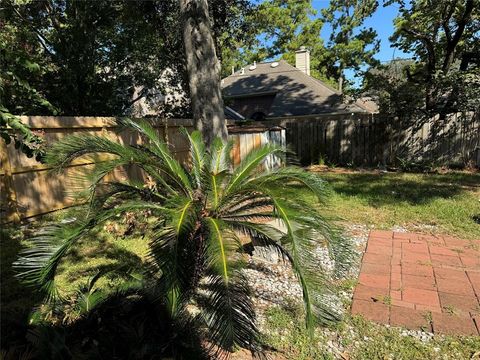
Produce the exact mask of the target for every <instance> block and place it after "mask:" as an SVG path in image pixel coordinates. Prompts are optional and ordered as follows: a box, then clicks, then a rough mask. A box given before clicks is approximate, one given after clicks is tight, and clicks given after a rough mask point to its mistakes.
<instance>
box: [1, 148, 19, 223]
mask: <svg viewBox="0 0 480 360" xmlns="http://www.w3.org/2000/svg"><path fill="white" fill-rule="evenodd" d="M0 171H1V172H3V184H2V187H3V189H4V190H3V191H5V205H6V206H7V208H6V213H7V222H14V223H18V222H20V214H19V212H18V204H17V193H16V191H15V186H14V185H13V179H12V168H11V165H10V159H9V158H8V153H7V144H6V143H5V141H3V140H0Z"/></svg>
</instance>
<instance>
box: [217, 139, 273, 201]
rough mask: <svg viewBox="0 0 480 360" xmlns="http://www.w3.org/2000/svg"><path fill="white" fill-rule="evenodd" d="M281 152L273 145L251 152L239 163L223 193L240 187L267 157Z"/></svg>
mask: <svg viewBox="0 0 480 360" xmlns="http://www.w3.org/2000/svg"><path fill="white" fill-rule="evenodd" d="M281 151H282V150H281V149H280V148H279V147H277V146H273V145H266V146H263V147H260V148H257V149H254V150H252V151H251V152H250V153H249V154H248V155H247V156H245V158H244V159H243V160H242V161H241V162H240V165H239V166H238V167H237V168H236V169H235V170H234V171H233V173H232V175H231V177H230V181H229V182H228V184H227V185H226V189H225V193H226V194H229V193H232V192H233V191H235V190H236V189H237V188H238V187H239V186H241V185H242V184H243V183H244V182H245V181H246V180H247V179H248V178H249V176H250V175H251V174H252V172H253V171H255V170H258V166H259V165H260V164H262V162H263V161H264V160H265V159H266V158H267V157H268V156H269V155H273V154H275V153H278V152H281Z"/></svg>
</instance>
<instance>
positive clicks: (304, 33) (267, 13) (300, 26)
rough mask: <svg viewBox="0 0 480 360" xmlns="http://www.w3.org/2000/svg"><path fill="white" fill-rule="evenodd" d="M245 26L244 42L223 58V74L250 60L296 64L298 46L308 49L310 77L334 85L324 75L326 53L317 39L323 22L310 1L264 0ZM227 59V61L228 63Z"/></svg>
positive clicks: (251, 14) (321, 42)
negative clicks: (246, 34) (246, 29)
mask: <svg viewBox="0 0 480 360" xmlns="http://www.w3.org/2000/svg"><path fill="white" fill-rule="evenodd" d="M245 23H247V24H250V27H249V28H248V31H249V33H248V34H249V35H248V36H246V37H245V38H244V39H242V40H244V41H245V42H244V43H242V44H239V45H238V46H237V49H236V50H237V51H236V52H234V53H232V54H229V55H230V59H232V58H233V59H234V60H233V61H232V60H230V59H223V62H222V63H223V64H224V65H227V66H224V69H223V75H228V72H229V70H230V65H235V66H236V67H237V68H238V67H240V66H243V65H245V64H247V63H252V62H253V61H264V60H267V59H272V58H281V59H284V60H286V61H287V62H289V63H290V64H295V51H296V50H298V49H299V48H300V47H301V46H305V47H306V48H308V49H309V50H310V54H311V63H310V67H311V75H312V76H313V77H315V78H318V79H321V80H323V81H326V82H330V83H332V85H333V84H334V82H333V81H332V80H331V79H328V78H327V77H326V76H325V73H326V67H325V62H326V56H327V54H328V53H327V51H326V49H325V46H324V42H323V40H322V38H321V36H320V31H321V30H322V26H323V20H322V19H320V18H319V17H318V12H317V11H316V10H315V8H314V7H313V6H312V1H311V0H265V1H263V2H261V3H260V4H258V5H257V6H256V7H255V9H254V10H251V11H250V12H249V13H248V14H247V16H246V21H245ZM228 60H230V62H227V61H228Z"/></svg>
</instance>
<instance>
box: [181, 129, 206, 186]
mask: <svg viewBox="0 0 480 360" xmlns="http://www.w3.org/2000/svg"><path fill="white" fill-rule="evenodd" d="M182 133H183V134H184V135H185V136H186V137H187V139H188V140H189V143H190V154H191V156H192V173H193V177H194V178H195V183H196V185H197V188H200V187H201V186H202V175H203V171H204V166H205V160H206V155H207V154H206V150H205V143H204V142H203V139H202V134H201V133H200V131H194V132H192V133H191V134H190V133H189V132H188V131H187V130H186V129H185V128H182Z"/></svg>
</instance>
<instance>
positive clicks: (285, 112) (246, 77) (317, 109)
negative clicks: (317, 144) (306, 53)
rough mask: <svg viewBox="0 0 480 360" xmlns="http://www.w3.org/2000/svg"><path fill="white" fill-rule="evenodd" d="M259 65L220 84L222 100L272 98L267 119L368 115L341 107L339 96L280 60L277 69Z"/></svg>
mask: <svg viewBox="0 0 480 360" xmlns="http://www.w3.org/2000/svg"><path fill="white" fill-rule="evenodd" d="M271 64H272V62H266V63H259V64H257V66H256V68H255V69H254V70H250V69H249V67H246V68H245V73H244V74H243V75H242V74H241V71H237V72H236V73H234V74H233V75H230V76H228V77H226V78H225V79H223V80H222V89H223V94H224V96H225V97H226V98H241V97H251V96H262V95H272V94H275V98H274V100H273V103H272V106H271V107H270V111H269V113H268V114H266V115H267V117H283V116H300V115H315V114H328V113H369V112H370V111H369V110H368V109H367V108H366V107H364V106H362V104H360V103H351V104H345V103H344V102H342V95H341V93H339V92H338V91H336V90H335V89H333V88H331V87H330V86H328V85H326V84H324V83H323V82H321V81H320V80H317V79H315V78H313V77H311V76H309V75H307V74H305V73H304V72H302V71H301V70H299V69H297V68H295V67H293V66H292V65H290V64H288V63H287V62H286V61H284V60H280V61H279V62H278V66H276V67H271Z"/></svg>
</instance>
